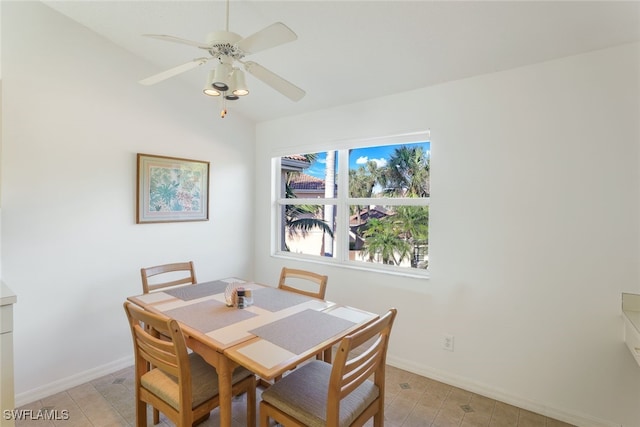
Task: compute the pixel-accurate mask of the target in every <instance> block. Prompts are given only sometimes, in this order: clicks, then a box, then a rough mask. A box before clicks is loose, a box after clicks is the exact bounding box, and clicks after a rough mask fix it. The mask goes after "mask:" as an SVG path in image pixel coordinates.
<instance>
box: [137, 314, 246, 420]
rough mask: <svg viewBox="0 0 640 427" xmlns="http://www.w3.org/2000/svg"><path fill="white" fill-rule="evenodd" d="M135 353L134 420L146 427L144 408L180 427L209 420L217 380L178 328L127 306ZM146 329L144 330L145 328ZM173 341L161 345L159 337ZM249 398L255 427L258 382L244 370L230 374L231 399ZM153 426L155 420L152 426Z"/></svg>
mask: <svg viewBox="0 0 640 427" xmlns="http://www.w3.org/2000/svg"><path fill="white" fill-rule="evenodd" d="M124 310H125V312H126V313H127V318H128V319H129V324H130V326H131V335H132V337H133V346H134V352H135V388H136V390H135V394H136V420H137V426H138V427H147V404H149V405H152V406H153V408H154V409H158V410H159V411H160V412H162V413H163V414H165V415H166V416H167V418H169V419H170V420H171V421H172V422H173V423H174V424H175V425H176V426H178V427H191V426H192V425H195V424H198V423H200V422H202V421H204V420H206V419H207V418H209V415H210V412H211V411H212V410H213V409H214V408H216V407H217V406H219V396H218V375H217V373H216V370H215V368H214V367H213V366H211V365H209V364H208V363H207V362H205V361H204V359H203V358H202V357H200V356H199V355H198V354H196V353H193V352H192V353H188V351H187V347H186V344H185V339H184V335H183V334H182V330H181V329H180V325H179V324H178V322H177V321H176V320H174V319H170V318H168V317H165V316H160V315H157V314H154V313H151V312H149V311H145V310H143V309H141V308H140V307H137V306H136V305H134V304H132V303H129V302H125V303H124ZM145 326H146V327H145ZM159 333H162V334H164V335H167V336H169V337H171V341H166V340H162V339H160V338H159V337H158V334H159ZM242 393H246V394H247V426H252V425H255V416H256V413H255V410H256V377H255V375H254V374H253V373H251V372H249V371H248V370H246V369H244V368H237V369H236V370H235V371H234V372H233V387H232V394H233V395H234V396H235V395H239V394H242ZM154 424H157V420H154Z"/></svg>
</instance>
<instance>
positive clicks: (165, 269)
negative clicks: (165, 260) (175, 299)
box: [140, 261, 197, 294]
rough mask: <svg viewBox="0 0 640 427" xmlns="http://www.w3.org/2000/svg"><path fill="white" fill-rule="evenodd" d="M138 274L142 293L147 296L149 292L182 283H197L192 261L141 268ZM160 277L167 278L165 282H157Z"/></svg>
mask: <svg viewBox="0 0 640 427" xmlns="http://www.w3.org/2000/svg"><path fill="white" fill-rule="evenodd" d="M140 274H141V275H142V292H143V293H145V294H148V293H149V292H151V291H155V290H158V289H162V288H168V287H171V286H176V285H182V284H184V283H193V284H195V283H197V280H196V271H195V268H194V266H193V261H189V262H176V263H173V264H163V265H156V266H154V267H147V268H141V269H140ZM161 274H162V275H165V276H160V277H159V278H158V277H156V278H155V279H156V280H154V281H153V283H149V279H150V278H151V277H154V276H159V275H161ZM162 277H166V278H169V279H168V280H165V281H158V279H162Z"/></svg>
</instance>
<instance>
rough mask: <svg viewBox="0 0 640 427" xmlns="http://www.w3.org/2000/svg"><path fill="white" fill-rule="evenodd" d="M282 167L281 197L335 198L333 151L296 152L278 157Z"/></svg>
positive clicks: (334, 157)
mask: <svg viewBox="0 0 640 427" xmlns="http://www.w3.org/2000/svg"><path fill="white" fill-rule="evenodd" d="M280 164H281V167H282V182H283V188H282V189H281V197H286V198H298V199H308V198H313V199H317V198H335V197H336V194H337V185H336V170H337V165H338V157H337V153H336V152H335V151H327V152H321V153H308V154H296V155H291V156H284V157H282V158H281V159H280Z"/></svg>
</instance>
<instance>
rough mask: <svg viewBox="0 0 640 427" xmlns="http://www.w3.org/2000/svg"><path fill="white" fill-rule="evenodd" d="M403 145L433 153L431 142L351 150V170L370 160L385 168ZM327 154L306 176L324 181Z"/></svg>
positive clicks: (324, 154)
mask: <svg viewBox="0 0 640 427" xmlns="http://www.w3.org/2000/svg"><path fill="white" fill-rule="evenodd" d="M402 145H421V146H422V147H424V150H425V151H426V152H430V151H431V143H430V142H422V143H416V144H398V145H381V146H376V147H366V148H357V149H354V150H351V153H350V155H349V169H357V168H358V167H359V166H360V165H361V164H365V163H367V161H369V160H373V161H375V162H376V163H378V167H382V166H385V165H386V163H387V160H388V159H389V157H391V155H392V154H393V152H394V151H395V149H396V148H398V147H400V146H402ZM326 156H327V154H326V153H324V152H323V153H318V158H317V160H316V161H315V162H314V163H313V164H312V165H311V167H310V168H309V169H307V170H306V171H305V173H306V174H308V175H311V176H315V177H317V178H322V179H324V172H325V171H324V167H325V166H324V165H325V159H326ZM337 164H338V159H336V168H337Z"/></svg>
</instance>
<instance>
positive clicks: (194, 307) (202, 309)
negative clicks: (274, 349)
mask: <svg viewBox="0 0 640 427" xmlns="http://www.w3.org/2000/svg"><path fill="white" fill-rule="evenodd" d="M164 314H166V315H167V316H169V317H172V318H174V319H176V320H177V321H179V322H181V323H184V324H185V325H188V326H191V327H192V328H194V329H197V330H199V331H201V332H204V333H208V332H211V331H215V330H216V329H220V328H224V327H225V326H229V325H232V324H234V323H237V322H240V321H242V320H245V319H248V318H250V317H254V316H257V315H256V314H255V313H251V312H250V311H247V310H242V309H238V308H235V307H227V306H226V304H224V303H222V302H220V301H216V300H206V301H202V302H198V303H195V304H189V305H185V306H184V307H179V308H174V309H172V310H167V311H165V312H164Z"/></svg>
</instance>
